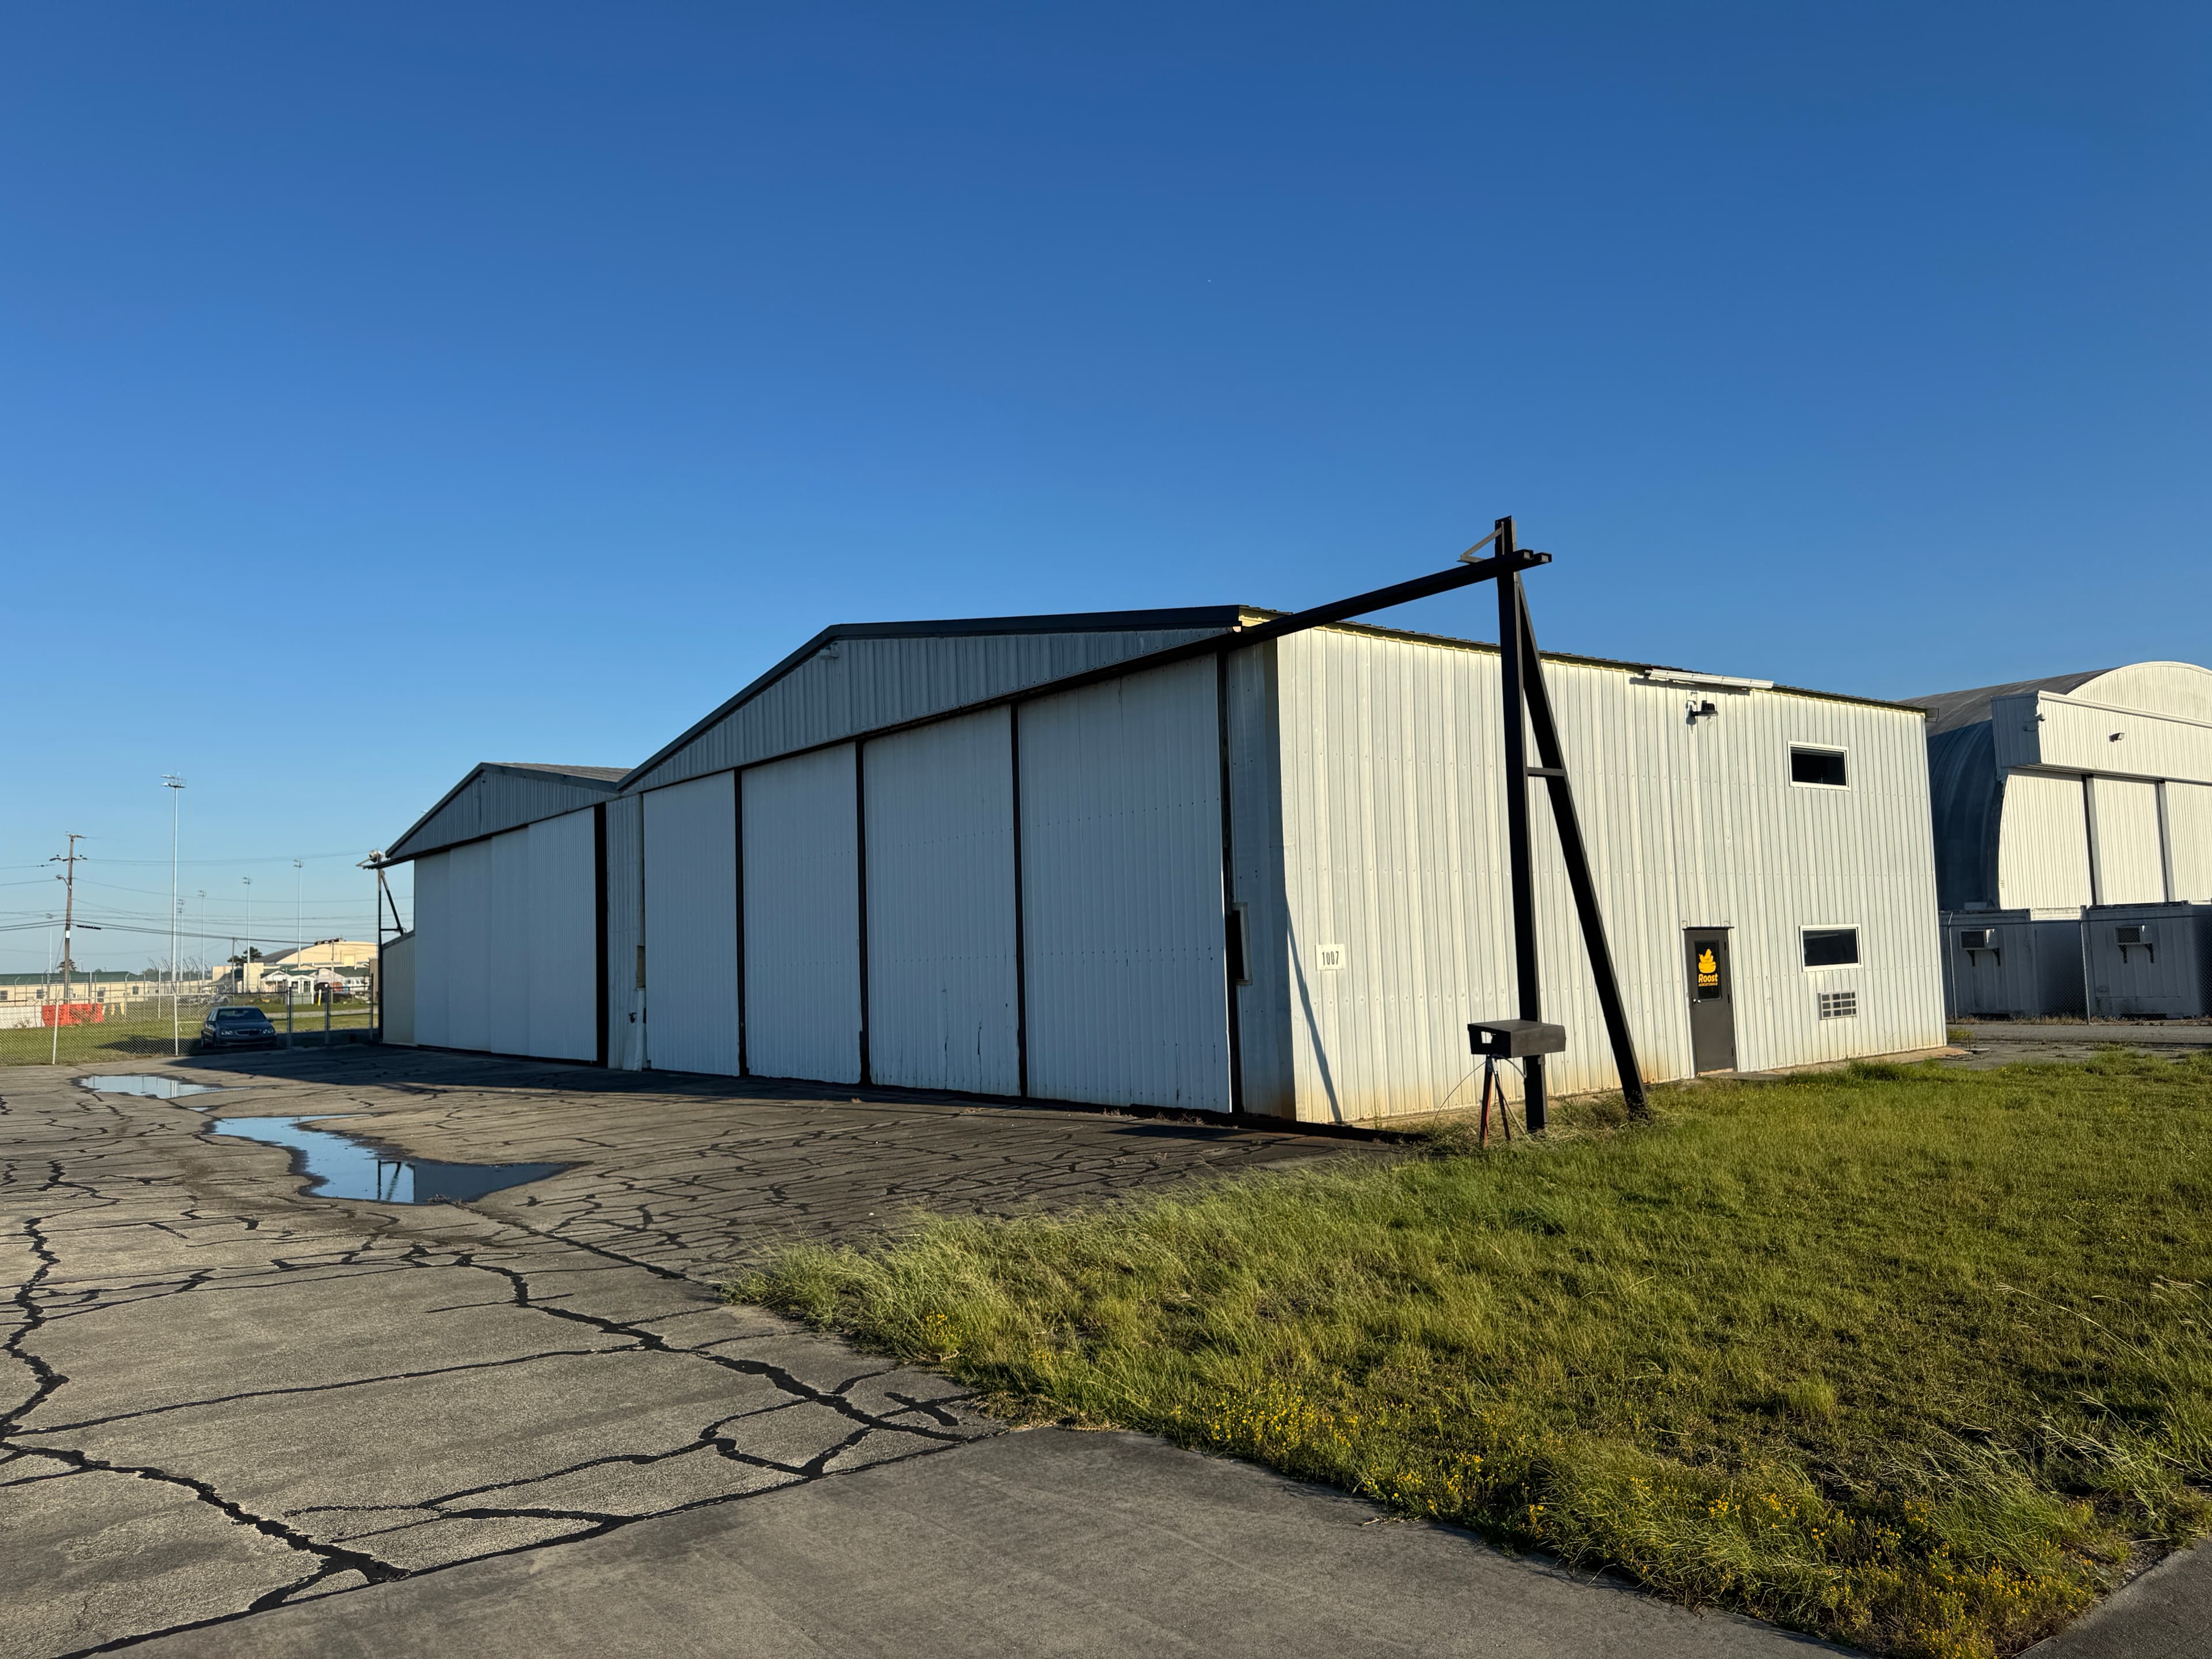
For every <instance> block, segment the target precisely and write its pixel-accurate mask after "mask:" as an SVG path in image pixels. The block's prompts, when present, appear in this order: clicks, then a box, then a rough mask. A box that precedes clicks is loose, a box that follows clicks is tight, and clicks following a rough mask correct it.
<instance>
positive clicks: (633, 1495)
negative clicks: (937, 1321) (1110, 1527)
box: [0, 1048, 1330, 1656]
mask: <svg viewBox="0 0 2212 1659" xmlns="http://www.w3.org/2000/svg"><path fill="white" fill-rule="evenodd" d="M149 1069H151V1068H149ZM161 1069H163V1070H166V1071H167V1072H169V1073H170V1074H172V1075H177V1076H189V1077H191V1078H192V1079H195V1080H197V1081H202V1082H208V1083H217V1084H222V1085H227V1086H226V1087H225V1088H224V1090H223V1091H222V1092H220V1093H216V1094H210V1095H203V1096H198V1097H194V1098H193V1099H191V1100H189V1101H182V1100H180V1101H176V1102H169V1101H163V1100H159V1099H151V1098H145V1097H133V1096H128V1095H118V1094H94V1093H93V1092H90V1091H88V1090H86V1089H84V1088H82V1087H79V1086H77V1085H76V1084H75V1083H74V1082H73V1081H72V1080H71V1078H70V1075H69V1074H67V1073H50V1072H45V1071H41V1070H38V1069H34V1068H22V1069H18V1070H15V1071H12V1072H7V1073H0V1152H4V1158H5V1164H4V1170H0V1205H4V1208H5V1211H6V1222H7V1231H6V1234H5V1237H4V1243H0V1250H4V1252H5V1255H4V1258H0V1267H4V1268H5V1269H6V1278H7V1280H8V1282H9V1285H10V1286H11V1290H12V1295H11V1297H10V1300H9V1304H8V1308H7V1324H6V1328H5V1345H4V1359H0V1367H4V1369H0V1377H4V1383H0V1388H4V1390H5V1393H4V1395H0V1400H3V1401H4V1403H5V1413H6V1414H5V1417H4V1419H0V1541H4V1543H5V1554H6V1557H7V1559H8V1562H9V1571H8V1572H7V1574H6V1576H5V1585H4V1587H3V1588H0V1651H4V1652H6V1653H8V1654H24V1655H41V1656H44V1655H56V1654H62V1653H69V1652H79V1651H86V1650H98V1649H100V1648H102V1647H104V1646H107V1645H110V1644H115V1643H118V1642H128V1641H131V1640H133V1639H134V1638H143V1637H145V1636H148V1635H149V1634H152V1633H155V1632H162V1631H167V1630H175V1629H179V1628H182V1627H186V1626H194V1625H204V1624H207V1623H210V1621H227V1620H234V1619H235V1618H237V1617H239V1616H240V1615H241V1614H245V1613H253V1612H257V1611H260V1610H264V1609H267V1608H270V1607H276V1606H280V1605H283V1604H285V1603H288V1602H294V1601H301V1600H302V1599H306V1598H312V1597H316V1596H321V1595H329V1594H331V1593H332V1592H334V1591H337V1590H343V1589H354V1588H357V1587H360V1586H362V1585H366V1584H375V1583H388V1582H391V1581H394V1580H397V1579H398V1578H401V1577H406V1576H409V1575H412V1574H419V1573H422V1572H425V1571H434V1570H439V1569H444V1568H447V1567H451V1566H453V1565H455V1564H457V1563H460V1562H465V1561H473V1560H481V1559H485V1558H487V1557H492V1556H497V1555H501V1554H503V1553H511V1552H513V1551H517V1550H524V1549H528V1548H530V1547H533V1546H538V1545H543V1544H546V1543H549V1542H551V1541H577V1540H580V1539H586V1538H592V1537H598V1536H601V1535H604V1534H607V1533H610V1532H612V1531H615V1530H617V1529H618V1528H623V1527H626V1526H629V1525H631V1524H633V1523H635V1522H638V1521H640V1520H641V1519H644V1518H647V1517H650V1516H669V1515H674V1514H679V1513H682V1512H684V1511H685V1510H692V1509H696V1508H700V1507H702V1506H709V1505H720V1504H727V1503H730V1502H732V1501H734V1500H738V1499H742V1498H750V1497H753V1496H756V1495H757V1494H760V1493H763V1492H772V1491H775V1490H777V1489H779V1488H782V1487H787V1486H798V1485H802V1484H805V1483H807V1482H810V1481H813V1480H820V1479H823V1478H824V1477H826V1476H829V1475H834V1474H843V1473H848V1472H849V1471H852V1470H854V1469H859V1468H866V1467H868V1466H870V1465H872V1464H878V1463H883V1462H890V1461H896V1460H898V1459H902V1458H908V1457H914V1456H918V1455H924V1454H927V1453H929V1452H933V1451H937V1450H940V1449H945V1448H947V1447H951V1446H955V1445H958V1444H960V1443H963V1442H964V1441H967V1440H970V1439H973V1438H975V1437H978V1436H980V1435H986V1434H991V1433H994V1432H996V1431H997V1425H994V1424H992V1423H991V1422H989V1421H988V1420H987V1419H984V1418H983V1417H982V1416H981V1414H979V1413H976V1412H975V1411H974V1410H973V1409H971V1408H970V1407H969V1406H968V1404H967V1403H966V1401H965V1400H964V1398H963V1394H962V1391H961V1390H959V1389H957V1388H955V1387H954V1386H953V1385H951V1384H950V1383H946V1382H945V1380H944V1379H942V1378H939V1377H936V1376H929V1375H927V1374H924V1373H921V1372H916V1371H910V1370H899V1369H896V1368H894V1367H891V1366H889V1365H887V1364H884V1363H883V1362H881V1361H878V1360H872V1359H869V1358H866V1357H865V1356H862V1355H860V1354H857V1353H855V1352H853V1351H851V1350H850V1349H848V1348H846V1347H844V1346H842V1345H840V1344H838V1343H836V1342H834V1341H830V1340H825V1339H823V1338H822V1337H819V1336H817V1335H814V1334H810V1333H806V1332H804V1331H801V1330H799V1328H795V1327H793V1326H792V1325H791V1324H789V1323H787V1322H784V1321H782V1320H780V1319H777V1318H775V1317H773V1316H768V1315H764V1314H762V1313H759V1312H757V1311H749V1310H734V1309H731V1308H727V1307H726V1306H724V1305H722V1304H721V1303H720V1300H719V1298H718V1297H717V1296H716V1294H715V1288H714V1287H715V1286H716V1285H717V1284H718V1283H719V1282H720V1280H721V1279H724V1278H726V1276H727V1274H728V1273H729V1271H730V1270H731V1269H732V1267H735V1266H737V1265H738V1264H739V1263H740V1262H742V1261H744V1259H746V1257H747V1256H748V1255H752V1254H757V1252H759V1251H760V1250H762V1249H765V1248H767V1247H768V1246H769V1245H771V1244H772V1243H775V1242H776V1241H777V1240H779V1239H784V1238H790V1237H851V1236H857V1235H858V1234H860V1233H862V1232H865V1231H868V1230H870V1229H872V1228H878V1227H881V1226H885V1225H893V1224H895V1222H896V1219H897V1218H899V1217H900V1216H901V1215H902V1213H903V1212H905V1211H906V1210H907V1209H908V1207H910V1206H913V1205H915V1204H916V1203H921V1202H926V1203H928V1204H930V1205H932V1206H935V1207H938V1208H959V1209H969V1210H977V1209H1008V1208H1013V1207H1018V1206H1022V1205H1024V1204H1028V1203H1033V1202H1036V1201H1037V1200H1039V1199H1040V1198H1043V1199H1044V1200H1047V1201H1050V1200H1054V1199H1055V1198H1056V1199H1059V1200H1061V1201H1069V1200H1078V1199H1085V1198H1092V1197H1097V1196H1103V1195H1109V1194H1115V1193H1120V1192H1128V1191H1133V1190H1137V1189H1139V1188H1142V1187H1144V1186H1146V1185H1147V1184H1151V1183H1156V1182H1161V1181H1164V1180H1171V1179H1175V1178H1178V1177H1180V1176H1182V1175H1184V1174H1186V1173H1189V1172H1192V1171H1194V1170H1202V1169H1207V1168H1235V1167H1247V1166H1249V1165H1252V1164H1258V1163H1262V1162H1267V1161H1269V1160H1271V1159H1279V1158H1285V1157H1291V1158H1308V1157H1312V1156H1314V1155H1316V1152H1322V1153H1326V1152H1328V1151H1329V1150H1330V1148H1329V1147H1328V1145H1327V1143H1316V1142H1313V1141H1310V1140H1301V1139H1297V1138H1295V1137H1289V1136H1269V1135H1243V1134H1224V1133H1220V1132H1218V1131H1216V1130H1213V1129H1211V1128H1206V1127H1187V1126H1177V1125H1172V1124H1162V1123H1152V1122H1145V1121H1139V1120H1134V1119H1109V1118H1104V1117H1096V1116H1086V1115H1077V1114H1068V1113H1056V1112H1044V1111H1026V1112H1024V1111H1006V1110H1004V1109H994V1108H978V1107H975V1106H974V1105H973V1104H972V1103H958V1102H951V1101H945V1100H942V1099H937V1100H932V1099H928V1098H921V1097H918V1098H916V1099H915V1100H911V1101H896V1100H885V1099H883V1098H881V1097H878V1098H876V1099H873V1100H872V1101H871V1102H869V1103H866V1104H859V1103H854V1102H853V1101H852V1100H851V1098H850V1097H849V1096H847V1095H842V1094H839V1095H836V1096H834V1097H832V1096H829V1095H827V1094H825V1093H823V1092H822V1091H813V1092H811V1093H809V1092H808V1091H787V1095H786V1097H785V1098H781V1099H775V1098H767V1099H763V1098H757V1097H733V1095H732V1091H731V1090H730V1089H728V1088H727V1087H726V1086H720V1085H715V1084H714V1083H713V1082H712V1080H708V1079H670V1078H661V1079H609V1078H608V1076H607V1074H605V1073H595V1072H586V1073H579V1072H577V1071H576V1070H575V1069H574V1068H562V1067H553V1066H529V1065H525V1064H520V1063H501V1062H492V1061H484V1060H471V1059H466V1058H462V1057H455V1056H443V1055H426V1054H415V1053H408V1052H386V1051H379V1050H375V1049H369V1048H349V1049H341V1050H337V1051H333V1052H332V1053H331V1054H284V1055H274V1056H239V1057H235V1058H233V1059H231V1060H226V1061H224V1062H222V1063H221V1064H216V1063H212V1062H189V1063H187V1064H185V1065H183V1066H171V1067H164V1068H161ZM610 1083H612V1084H613V1085H615V1086H613V1087H612V1088H610V1086H609V1085H610ZM195 1108H203V1109H195ZM295 1113H300V1114H313V1115H330V1114H343V1115H345V1116H346V1117H347V1119H348V1121H347V1122H346V1123H345V1125H344V1127H346V1128H347V1129H349V1130H351V1131H356V1132H361V1133H369V1134H373V1135H374V1137H376V1138H377V1139H379V1140H380V1141H382V1142H386V1143H388V1144H391V1145H393V1146H398V1147H403V1148H404V1149H405V1150H406V1151H408V1152H412V1153H416V1154H419V1155H422V1156H425V1157H430V1158H440V1157H445V1158H456V1159H474V1160H479V1161H483V1160H506V1159H508V1158H514V1157H516V1156H518V1155H519V1149H520V1148H523V1147H527V1148H529V1149H530V1150H529V1151H528V1153H527V1156H528V1157H529V1158H532V1159H543V1160H544V1161H548V1162H559V1163H563V1164H569V1165H571V1166H572V1167H570V1168H568V1169H567V1170H563V1171H562V1173H561V1174H560V1175H559V1176H555V1177H553V1178H551V1179H550V1180H547V1181H544V1182H538V1183H535V1184H533V1185H532V1186H531V1187H527V1188H513V1189H510V1190H508V1191H506V1192H502V1193H498V1194H493V1195H491V1197H489V1199H486V1200H480V1201H479V1202H478V1203H477V1205H475V1206H471V1207H470V1208H462V1207H459V1206H453V1205H429V1206H396V1205H388V1204H376V1203H370V1202H366V1201H344V1200H325V1199H319V1198H316V1197H313V1196H310V1195H307V1194H305V1193H304V1192H303V1191H302V1190H301V1188H302V1182H301V1178H300V1177H299V1176H296V1175H295V1174H294V1173H293V1172H292V1169H291V1164H290V1158H289V1154H288V1153H287V1152H284V1151H283V1150H281V1149H278V1148H275V1147H270V1146H260V1145H257V1144H255V1143H252V1142H248V1141H243V1140H236V1139H228V1138H222V1139H216V1138H210V1137H209V1136H208V1135H206V1134H204V1133H203V1131H204V1130H205V1129H206V1127H208V1123H209V1121H210V1117H211V1116H216V1115H274V1114H295ZM979 1115H980V1116H979Z"/></svg>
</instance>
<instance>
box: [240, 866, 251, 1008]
mask: <svg viewBox="0 0 2212 1659" xmlns="http://www.w3.org/2000/svg"><path fill="white" fill-rule="evenodd" d="M239 880H240V881H242V882H244V883H245V884H246V944H245V945H244V946H243V948H241V949H240V951H239V953H238V994H239V995H240V996H244V995H245V994H246V969H249V968H251V967H252V966H253V878H252V877H251V876H240V878H239Z"/></svg>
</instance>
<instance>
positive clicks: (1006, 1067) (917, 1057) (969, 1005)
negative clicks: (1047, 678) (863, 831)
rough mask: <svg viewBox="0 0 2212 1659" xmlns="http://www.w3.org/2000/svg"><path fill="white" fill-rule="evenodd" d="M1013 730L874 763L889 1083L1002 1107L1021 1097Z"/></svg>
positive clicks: (873, 1012)
mask: <svg viewBox="0 0 2212 1659" xmlns="http://www.w3.org/2000/svg"><path fill="white" fill-rule="evenodd" d="M1010 719H1011V714H1010V711H1009V710H1007V709H1004V708H995V709H992V710H990V711H989V712H988V713H986V714H972V715H969V716H967V717H966V718H964V719H961V720H945V721H941V722H939V723H938V724H937V725H934V726H920V727H917V728H916V729H915V730H914V731H911V732H901V733H899V734H897V735H896V736H894V737H889V738H878V739H877V740H876V741H874V742H872V743H871V744H868V746H867V749H866V751H865V753H866V783H867V825H868V1060H869V1072H870V1074H871V1076H872V1078H873V1079H874V1080H875V1081H876V1082H878V1083H886V1084H899V1085H905V1086H908V1087H911V1088H925V1089H964V1090H968V1091H973V1092H975V1093H978V1094H997V1095H1011V1094H1013V1093H1014V1092H1016V1091H1017V1090H1018V1087H1019V1085H1020V1073H1019V1069H1018V1054H1017V1051H1016V1047H1015V1044H1016V1029H1015V998H1016V988H1015V983H1014V975H1015V957H1014V773H1013V755H1012V743H1011V736H1010V732H1009V725H1010Z"/></svg>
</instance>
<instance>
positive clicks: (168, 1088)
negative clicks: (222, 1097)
mask: <svg viewBox="0 0 2212 1659" xmlns="http://www.w3.org/2000/svg"><path fill="white" fill-rule="evenodd" d="M77 1081H78V1082H79V1083H81V1084H82V1085H84V1086H85V1087H86V1088H88V1089H90V1090H92V1091H94V1092H95V1093H98V1094H103V1095H151V1096H152V1097H154V1098H155V1100H174V1099H176V1098H177V1097H179V1095H212V1094H216V1093H219V1092H221V1091H222V1085H221V1084H220V1083H187V1082H185V1080H184V1079H182V1078H180V1077H163V1076H162V1075H161V1073H159V1072H130V1073H124V1074H122V1075H120V1076H116V1077H81V1078H79V1079H77Z"/></svg>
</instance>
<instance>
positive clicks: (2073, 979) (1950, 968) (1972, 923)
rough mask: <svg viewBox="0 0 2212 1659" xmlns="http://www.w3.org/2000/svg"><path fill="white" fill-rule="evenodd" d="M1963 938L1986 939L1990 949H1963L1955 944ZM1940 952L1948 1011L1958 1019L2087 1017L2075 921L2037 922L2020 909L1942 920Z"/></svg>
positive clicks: (1983, 912) (2079, 927)
mask: <svg viewBox="0 0 2212 1659" xmlns="http://www.w3.org/2000/svg"><path fill="white" fill-rule="evenodd" d="M1965 933H1976V934H1984V933H1985V934H1987V935H1988V937H1989V939H1990V949H1987V950H1974V951H1969V950H1967V949H1966V947H1965V945H1964V944H1963V943H1962V941H1961V939H1960V936H1961V935H1962V934H1965ZM1943 949H1944V967H1945V971H1946V974H1947V975H1948V981H1949V991H1948V1012H1949V1013H1951V1014H1952V1015H1954V1016H1955V1017H1957V1018H1972V1017H1974V1016H1976V1015H1979V1014H1996V1015H2002V1016H2006V1017H2009V1018H2023V1019H2032V1018H2035V1017H2037V1016H2038V1015H2047V1014H2080V1013H2083V1012H2087V1003H2086V1002H2085V1000H2084V993H2083V991H2082V978H2081V923H2080V922H2078V921H2036V920H2034V919H2033V917H2031V916H2030V915H2028V914H2027V912H2026V911H2025V910H2008V911H1990V910H1980V911H1976V912H1973V913H1972V914H1970V915H1947V916H1946V917H1944V918H1943Z"/></svg>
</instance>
